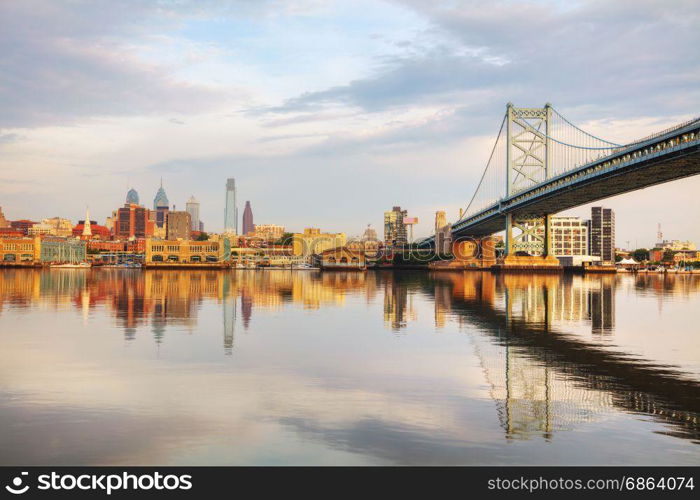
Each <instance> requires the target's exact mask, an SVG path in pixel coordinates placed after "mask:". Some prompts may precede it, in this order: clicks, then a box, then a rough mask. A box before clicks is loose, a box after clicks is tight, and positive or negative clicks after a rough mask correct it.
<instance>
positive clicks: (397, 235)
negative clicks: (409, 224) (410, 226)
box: [384, 207, 408, 246]
mask: <svg viewBox="0 0 700 500" xmlns="http://www.w3.org/2000/svg"><path fill="white" fill-rule="evenodd" d="M407 216H408V211H407V210H401V207H394V208H392V209H391V211H390V212H384V243H385V244H386V245H387V246H390V245H405V244H406V243H408V239H407V236H406V225H405V224H404V223H403V220H404V217H407Z"/></svg>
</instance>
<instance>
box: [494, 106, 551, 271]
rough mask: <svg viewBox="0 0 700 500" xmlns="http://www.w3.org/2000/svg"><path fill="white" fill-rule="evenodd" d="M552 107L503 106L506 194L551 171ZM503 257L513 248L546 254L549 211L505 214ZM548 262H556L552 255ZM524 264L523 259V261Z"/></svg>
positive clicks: (531, 182)
mask: <svg viewBox="0 0 700 500" xmlns="http://www.w3.org/2000/svg"><path fill="white" fill-rule="evenodd" d="M551 116H552V107H551V105H550V104H549V103H548V104H545V106H544V107H543V108H516V107H515V106H513V104H512V103H508V106H507V109H506V198H507V197H510V196H513V195H515V194H517V193H519V192H520V191H523V190H524V189H527V188H529V187H530V186H532V185H535V184H538V183H540V182H542V181H544V180H546V179H547V178H548V177H549V175H550V172H551V169H550V161H551V158H550V154H549V142H550V139H549V128H550V127H549V125H550V122H551ZM505 233H506V235H505V257H506V258H507V257H514V256H516V255H517V252H526V253H527V254H529V255H531V256H542V257H545V258H547V257H550V250H551V237H550V236H551V231H550V216H549V214H521V215H512V214H508V215H507V216H506V231H505ZM548 261H550V262H548V264H549V265H552V264H555V262H554V261H556V264H558V261H557V260H556V259H554V258H553V257H550V258H549V259H548ZM523 264H524V263H523Z"/></svg>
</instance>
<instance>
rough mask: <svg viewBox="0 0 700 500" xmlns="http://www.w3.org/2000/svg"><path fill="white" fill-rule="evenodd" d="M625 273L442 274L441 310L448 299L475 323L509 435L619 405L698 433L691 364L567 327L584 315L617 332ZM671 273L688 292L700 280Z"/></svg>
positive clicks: (684, 433) (548, 432)
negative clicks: (639, 353)
mask: <svg viewBox="0 0 700 500" xmlns="http://www.w3.org/2000/svg"><path fill="white" fill-rule="evenodd" d="M620 280H621V278H620V277H616V276H590V277H580V276H566V275H565V276H546V275H541V276H527V275H501V276H498V277H495V278H494V276H492V275H491V274H488V273H464V274H456V273H450V274H449V275H448V274H447V273H444V274H443V273H440V274H436V275H435V282H436V285H435V297H436V311H437V307H438V306H439V305H442V304H447V305H448V306H449V315H450V317H454V318H456V319H457V320H458V321H460V323H464V324H469V325H471V326H472V327H475V328H476V332H475V333H474V334H473V335H472V337H471V338H472V340H473V342H474V345H475V350H476V353H477V355H478V357H479V358H480V360H481V365H482V368H483V370H484V376H485V377H486V379H487V381H488V384H489V390H488V391H489V395H490V397H491V398H492V399H493V400H494V401H495V403H496V409H497V414H498V418H499V422H500V424H501V426H502V427H503V429H504V431H505V434H506V436H507V437H508V438H511V439H530V438H532V437H535V436H542V437H544V438H546V439H550V438H552V437H553V435H554V433H555V432H556V431H559V430H565V429H570V428H572V427H573V426H574V425H577V424H579V423H583V422H587V421H594V420H597V419H599V418H600V416H601V415H602V414H603V413H604V412H606V411H608V409H612V408H613V407H615V408H618V409H619V408H621V409H622V410H623V411H629V412H636V413H642V414H645V415H649V416H652V417H653V418H655V419H658V420H660V421H661V422H662V423H664V424H666V425H667V426H668V427H667V428H668V431H666V432H667V433H668V434H670V435H674V436H678V437H683V438H688V439H693V440H697V439H698V438H700V429H698V413H699V412H700V405H699V404H698V401H700V399H699V398H698V389H699V388H698V384H697V382H695V381H693V380H692V379H689V378H688V374H686V373H683V372H682V371H680V370H675V369H673V368H670V367H669V366H667V365H663V364H661V365H658V366H657V365H654V364H652V362H650V361H647V360H644V359H639V358H638V357H630V356H628V355H626V354H625V353H618V352H616V351H614V350H611V349H610V350H609V349H606V348H605V347H602V346H601V345H600V344H596V343H593V342H590V341H589V340H588V339H581V338H580V337H578V336H575V335H571V334H568V333H566V332H567V329H564V328H562V327H563V326H565V323H566V322H568V321H573V322H574V323H575V324H579V323H580V322H581V321H582V320H584V321H589V322H590V328H591V332H592V333H593V334H599V333H606V334H610V333H612V332H613V329H614V324H615V321H614V316H615V307H614V306H615V302H614V297H615V287H616V285H617V283H618V282H619V281H620ZM657 280H658V281H660V282H663V281H664V278H657ZM673 282H674V283H673V285H672V286H673V287H678V288H679V289H681V290H684V291H686V293H697V292H698V291H699V289H700V281H698V280H696V279H693V278H690V279H682V280H680V281H678V280H675V279H674V280H673ZM447 291H449V292H450V294H451V296H452V300H451V301H448V300H446V292H447ZM444 321H445V316H444V315H443V314H442V313H440V314H436V324H438V325H440V324H443V323H444ZM560 330H561V331H560Z"/></svg>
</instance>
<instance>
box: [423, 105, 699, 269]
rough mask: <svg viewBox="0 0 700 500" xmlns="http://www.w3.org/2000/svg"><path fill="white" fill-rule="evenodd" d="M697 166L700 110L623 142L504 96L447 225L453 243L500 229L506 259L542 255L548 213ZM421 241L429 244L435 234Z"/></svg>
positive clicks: (692, 172) (547, 243)
mask: <svg viewBox="0 0 700 500" xmlns="http://www.w3.org/2000/svg"><path fill="white" fill-rule="evenodd" d="M699 173H700V118H698V119H694V120H690V121H688V122H685V123H682V124H680V125H677V126H675V127H672V128H670V129H667V130H664V131H661V132H658V133H656V134H654V135H652V136H649V137H646V138H644V139H641V140H638V141H635V142H632V143H630V144H624V145H621V144H615V143H612V142H610V141H606V140H604V139H601V138H599V137H596V136H594V135H592V134H589V133H587V132H585V131H583V130H581V129H580V128H578V127H577V126H575V125H573V124H572V123H571V122H569V121H568V120H567V119H566V118H564V117H563V116H562V115H561V114H559V113H558V112H557V111H556V110H555V109H554V108H553V107H552V106H551V105H549V104H546V105H545V106H544V107H542V108H518V107H515V106H513V104H510V103H509V104H508V105H507V107H506V113H505V116H504V117H503V121H502V122H501V128H500V130H499V133H498V136H497V139H496V142H495V144H494V147H493V149H492V151H491V155H490V157H489V160H488V163H487V165H486V167H485V169H484V172H483V174H482V176H481V179H480V181H479V183H478V185H477V187H476V189H475V191H474V194H473V195H472V197H471V199H470V201H469V203H468V205H467V207H466V209H465V210H463V211H461V214H460V219H459V220H458V221H457V222H455V223H454V224H452V225H451V227H448V228H447V231H448V232H449V238H450V239H451V242H452V243H451V244H452V245H455V243H456V242H459V241H463V240H470V239H471V240H474V239H479V238H486V237H488V236H489V235H493V234H495V233H498V232H501V231H505V248H504V258H505V259H508V257H509V256H515V255H525V254H527V255H531V256H544V257H547V256H548V255H549V254H550V245H551V240H550V234H551V233H550V229H549V224H550V223H549V219H550V216H551V215H553V214H556V213H557V212H560V211H563V210H567V209H570V208H573V207H576V206H579V205H583V204H586V203H591V202H594V201H597V200H601V199H604V198H608V197H611V196H616V195H618V194H622V193H626V192H630V191H635V190H638V189H643V188H646V187H649V186H653V185H655V184H660V183H664V182H669V181H673V180H676V179H681V178H684V177H689V176H692V175H697V174H699ZM419 246H420V247H422V248H427V247H433V248H434V247H435V246H436V236H431V237H429V238H426V239H424V240H422V241H420V242H419ZM477 246H478V245H477Z"/></svg>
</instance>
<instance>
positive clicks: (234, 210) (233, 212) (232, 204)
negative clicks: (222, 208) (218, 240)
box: [224, 179, 238, 234]
mask: <svg viewBox="0 0 700 500" xmlns="http://www.w3.org/2000/svg"><path fill="white" fill-rule="evenodd" d="M224 232H226V233H234V234H238V207H237V206H236V179H228V180H227V181H226V212H225V213H224Z"/></svg>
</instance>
